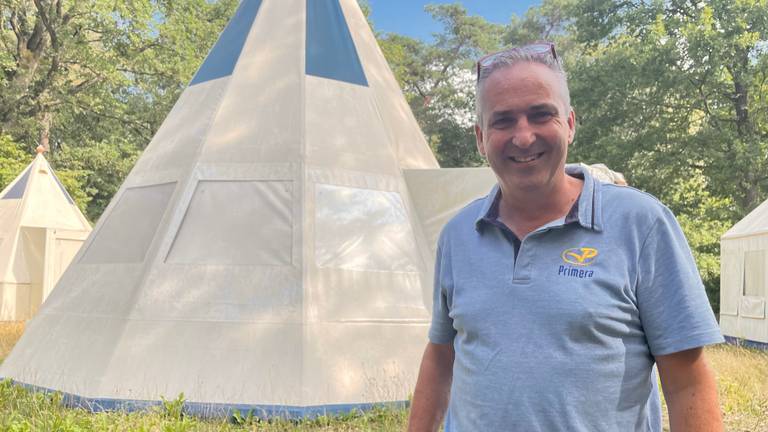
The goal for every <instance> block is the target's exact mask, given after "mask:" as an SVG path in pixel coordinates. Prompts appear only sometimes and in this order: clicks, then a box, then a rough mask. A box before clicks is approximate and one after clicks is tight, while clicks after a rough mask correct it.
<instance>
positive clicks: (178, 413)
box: [160, 393, 184, 420]
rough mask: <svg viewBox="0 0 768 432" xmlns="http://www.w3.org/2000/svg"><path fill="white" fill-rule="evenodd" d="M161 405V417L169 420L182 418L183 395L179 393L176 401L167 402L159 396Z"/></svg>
mask: <svg viewBox="0 0 768 432" xmlns="http://www.w3.org/2000/svg"><path fill="white" fill-rule="evenodd" d="M160 399H162V405H160V406H161V408H162V409H161V410H160V412H161V414H162V415H163V417H165V418H168V419H171V420H181V419H183V418H184V393H179V395H178V396H177V397H176V399H172V400H167V399H166V398H165V397H164V396H161V397H160Z"/></svg>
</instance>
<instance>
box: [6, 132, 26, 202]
mask: <svg viewBox="0 0 768 432" xmlns="http://www.w3.org/2000/svg"><path fill="white" fill-rule="evenodd" d="M30 162H32V156H31V155H29V154H27V153H26V152H24V151H23V150H22V149H21V147H20V146H19V145H18V144H16V143H15V142H14V141H13V140H12V139H11V137H9V136H7V135H0V190H3V189H5V187H6V186H8V184H9V183H10V182H12V181H13V179H15V178H16V176H18V175H19V174H21V171H22V170H23V169H24V168H25V167H26V166H27V165H29V163H30Z"/></svg>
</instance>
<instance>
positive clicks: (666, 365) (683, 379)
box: [656, 348, 723, 432]
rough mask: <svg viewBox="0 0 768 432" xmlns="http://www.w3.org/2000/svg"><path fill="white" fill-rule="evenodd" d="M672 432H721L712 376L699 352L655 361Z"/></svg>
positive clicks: (701, 352) (675, 355)
mask: <svg viewBox="0 0 768 432" xmlns="http://www.w3.org/2000/svg"><path fill="white" fill-rule="evenodd" d="M656 365H657V366H658V368H659V376H660V377H661V387H662V389H663V390H664V398H665V399H666V401H667V408H668V410H669V425H670V429H671V431H672V432H688V431H700V432H710V431H711V432H715V431H717V432H721V431H722V430H723V420H722V418H721V417H720V404H719V402H718V399H717V384H716V383H715V376H714V374H713V373H712V370H711V369H710V368H709V365H708V364H707V361H706V360H705V359H704V352H703V349H702V348H694V349H690V350H686V351H681V352H677V353H673V354H669V355H662V356H657V357H656Z"/></svg>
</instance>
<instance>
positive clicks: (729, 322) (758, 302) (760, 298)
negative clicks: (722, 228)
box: [720, 201, 768, 349]
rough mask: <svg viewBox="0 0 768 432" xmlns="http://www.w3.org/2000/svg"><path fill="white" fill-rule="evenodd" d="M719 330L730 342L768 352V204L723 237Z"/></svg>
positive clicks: (754, 211) (721, 240) (764, 203)
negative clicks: (767, 314)
mask: <svg viewBox="0 0 768 432" xmlns="http://www.w3.org/2000/svg"><path fill="white" fill-rule="evenodd" d="M720 263H721V267H720V268H721V271H720V327H721V329H722V331H723V334H724V335H725V336H726V339H729V341H731V342H739V343H742V342H743V343H746V344H748V345H752V346H756V347H760V348H763V349H768V317H766V300H768V201H765V202H763V203H762V204H760V205H759V206H758V207H757V208H756V209H754V210H753V211H752V212H750V213H749V214H748V215H747V216H745V217H744V219H742V220H740V221H739V222H738V223H737V224H736V225H734V226H733V227H732V228H731V229H729V230H728V231H727V232H726V233H725V234H724V235H723V236H722V237H721V238H720Z"/></svg>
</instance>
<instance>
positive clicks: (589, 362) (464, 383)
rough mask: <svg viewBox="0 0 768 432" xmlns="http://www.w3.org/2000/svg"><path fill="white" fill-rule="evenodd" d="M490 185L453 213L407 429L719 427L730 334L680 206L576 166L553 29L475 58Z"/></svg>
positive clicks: (480, 134) (676, 431)
mask: <svg viewBox="0 0 768 432" xmlns="http://www.w3.org/2000/svg"><path fill="white" fill-rule="evenodd" d="M477 73H478V82H477V114H478V123H477V126H476V127H475V131H476V134H477V148H478V150H479V151H480V153H481V154H482V155H483V156H485V157H486V159H487V160H488V163H489V165H490V166H491V168H492V169H493V171H494V173H495V174H496V177H497V180H498V184H497V185H496V186H495V187H494V188H493V189H492V190H491V192H490V193H489V195H488V196H487V197H486V198H484V199H480V200H477V201H475V202H473V203H471V204H469V205H468V206H467V207H465V208H464V209H463V210H462V211H461V212H459V214H457V216H456V217H454V218H453V219H452V220H451V221H450V222H449V223H448V224H447V225H446V227H445V228H444V229H443V232H442V234H441V237H440V240H439V243H438V252H437V265H436V270H435V291H434V309H433V316H432V326H431V328H430V332H429V343H428V344H427V348H426V350H425V352H424V357H423V360H422V365H421V370H420V372H419V379H418V382H417V385H416V390H415V392H414V398H413V405H412V408H411V418H410V424H409V430H411V431H433V430H437V429H438V427H439V425H440V423H441V422H442V420H443V416H444V415H445V412H446V410H447V412H448V417H447V420H446V429H447V430H448V431H661V429H662V426H661V408H660V402H659V393H658V389H657V386H656V377H655V372H654V369H653V366H654V364H655V365H657V367H658V371H659V375H660V378H661V383H662V387H663V390H664V394H665V397H666V400H667V404H668V406H669V418H670V423H671V427H672V431H673V432H680V431H719V430H722V424H721V419H720V411H719V406H718V402H717V393H716V387H715V381H714V378H713V374H712V372H711V370H710V369H709V367H708V366H707V363H706V361H705V359H704V355H703V352H702V347H703V346H705V345H708V344H713V343H719V342H722V340H723V339H722V336H721V334H720V331H719V328H718V326H717V323H716V321H715V319H714V315H713V313H712V310H711V308H710V306H709V303H708V301H707V298H706V295H705V292H704V288H703V286H702V283H701V279H700V278H699V275H698V271H697V269H696V265H695V263H694V260H693V257H692V255H691V252H690V250H689V248H688V245H687V243H686V240H685V237H684V236H683V233H682V231H681V230H680V227H679V225H678V224H677V221H676V220H675V218H674V216H673V215H672V213H671V212H670V211H669V210H668V209H667V208H666V207H664V205H662V204H661V203H660V202H659V201H657V200H656V199H655V198H653V197H651V196H650V195H647V194H645V193H642V192H640V191H637V190H635V189H632V188H627V187H621V186H616V185H613V184H604V183H601V182H598V181H596V180H595V179H594V178H593V177H592V176H591V175H590V173H589V172H588V171H586V170H583V169H581V168H580V167H577V166H573V167H571V166H568V167H566V166H565V160H566V157H567V154H568V146H569V145H570V144H571V142H572V141H573V137H574V132H575V115H574V112H573V110H572V109H571V106H570V97H569V94H568V86H567V81H566V77H565V73H564V72H563V70H562V66H561V64H560V62H559V60H558V58H557V54H556V52H555V48H554V45H552V44H551V43H536V44H532V45H527V46H524V47H517V48H513V49H509V50H506V51H503V52H500V53H496V54H492V55H490V56H487V57H485V58H483V59H482V60H480V61H479V62H478V65H477Z"/></svg>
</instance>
